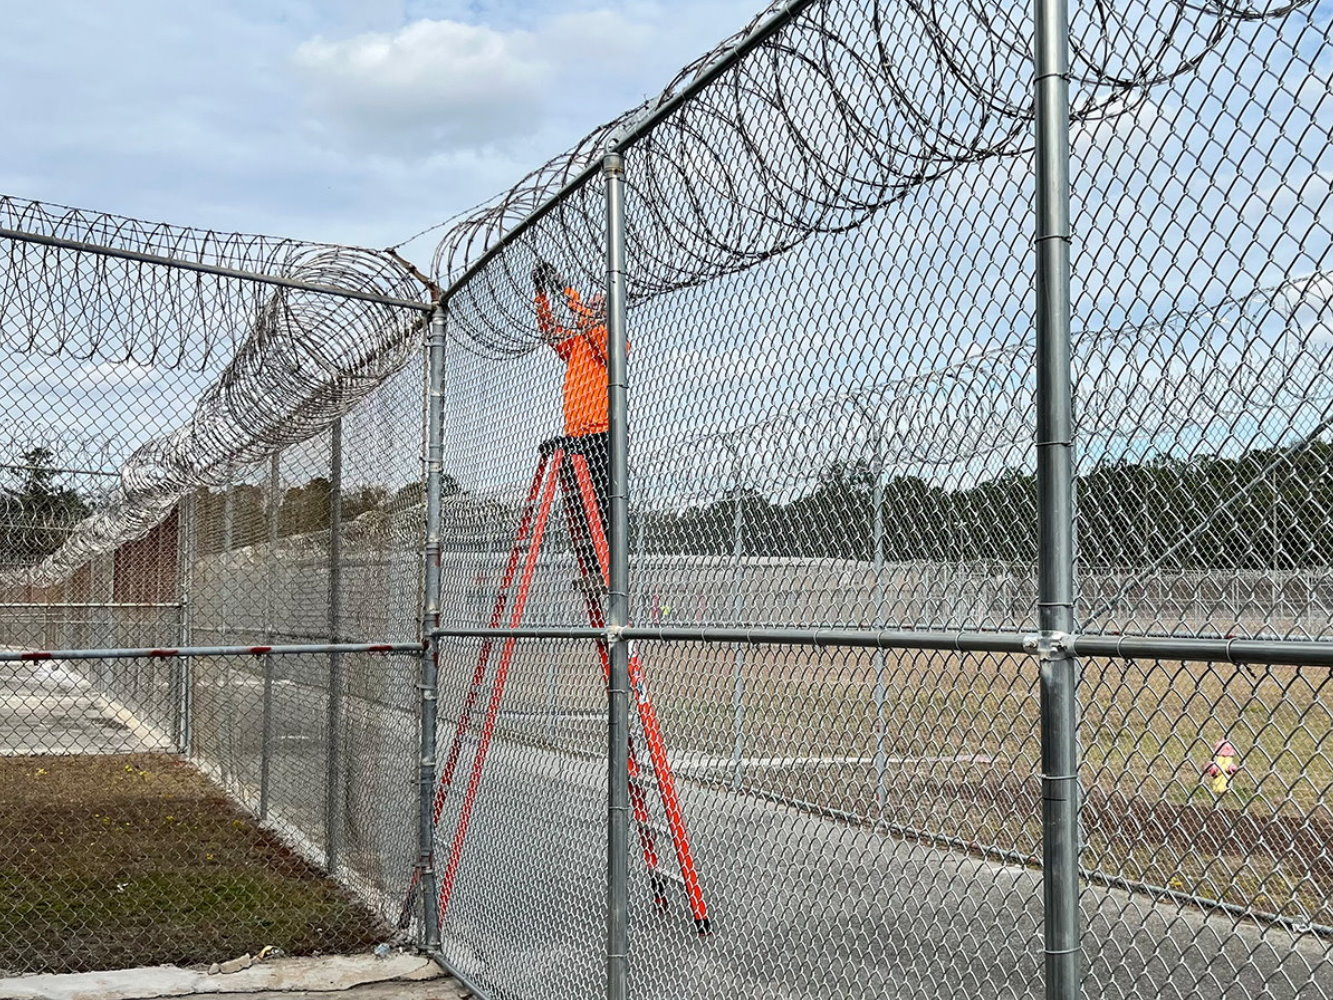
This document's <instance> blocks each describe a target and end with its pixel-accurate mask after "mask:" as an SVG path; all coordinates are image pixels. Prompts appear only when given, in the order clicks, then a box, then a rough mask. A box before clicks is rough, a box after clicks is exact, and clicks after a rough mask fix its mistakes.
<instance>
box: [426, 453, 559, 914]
mask: <svg viewBox="0 0 1333 1000" xmlns="http://www.w3.org/2000/svg"><path fill="white" fill-rule="evenodd" d="M560 461H561V451H560V449H558V448H557V449H556V451H555V453H554V455H553V456H552V458H551V470H552V471H551V475H550V477H549V478H548V479H547V480H546V484H545V486H544V487H543V488H542V490H541V501H540V505H539V507H538V509H537V515H536V520H535V522H534V524H533V528H532V542H531V544H530V545H529V547H528V554H527V558H526V559H525V560H524V563H523V573H522V576H521V578H520V580H519V584H518V593H517V595H515V598H514V607H513V610H512V611H511V612H510V615H509V627H510V628H516V627H518V625H519V623H520V622H521V621H522V620H523V609H524V606H525V605H526V604H527V602H528V591H529V589H530V588H531V586H532V575H533V572H534V571H535V570H536V568H537V556H538V554H539V553H540V552H541V544H542V535H543V534H544V533H545V531H546V519H547V516H548V515H549V514H550V512H551V503H552V501H553V500H554V498H555V488H556V483H557V482H558V481H559V478H560V475H559V473H560ZM517 644H518V642H517V640H516V639H512V638H510V639H506V640H505V641H504V646H503V647H502V649H501V652H500V663H499V665H498V666H497V667H496V671H495V680H494V682H493V683H492V684H491V697H490V700H489V701H488V702H487V704H486V715H485V717H484V719H483V721H482V725H481V736H480V738H479V740H478V743H477V753H476V756H475V757H474V758H473V759H472V771H471V774H469V775H468V783H467V790H466V791H465V792H464V793H463V805H462V807H461V808H460V810H459V814H458V825H457V826H456V827H455V828H454V839H453V843H452V844H451V845H450V847H449V860H448V861H447V862H446V864H445V868H444V875H443V877H442V878H441V880H440V893H439V899H438V913H439V919H440V923H441V924H443V922H444V915H445V912H446V911H447V910H448V908H449V898H450V896H452V895H453V889H454V880H455V878H457V876H458V864H459V861H460V859H461V858H462V854H463V845H464V843H465V842H466V840H467V829H468V824H469V823H470V822H471V820H472V810H473V808H474V806H475V805H476V802H477V789H478V788H479V787H480V785H481V772H482V768H483V766H484V765H485V763H486V752H487V751H488V750H489V749H490V745H491V737H492V736H493V735H494V733H495V720H496V716H497V715H499V712H500V700H501V698H502V697H503V696H504V686H505V681H506V680H507V679H508V676H509V666H510V664H511V663H512V662H513V658H514V648H515V647H516V646H517Z"/></svg>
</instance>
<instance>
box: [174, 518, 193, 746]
mask: <svg viewBox="0 0 1333 1000" xmlns="http://www.w3.org/2000/svg"><path fill="white" fill-rule="evenodd" d="M176 511H177V513H176V559H177V564H178V565H177V568H176V588H177V593H176V602H177V606H178V608H179V614H180V617H179V620H178V622H177V636H176V644H177V645H178V646H190V645H191V644H192V642H193V636H192V629H191V621H190V619H191V616H192V614H193V611H194V609H193V606H192V604H191V603H190V590H191V588H192V586H193V584H194V555H195V544H196V539H197V537H198V535H197V532H196V530H195V496H194V494H193V493H191V494H189V495H188V496H186V497H185V498H184V499H183V500H182V501H181V502H180V506H178V507H177V508H176ZM193 663H194V661H193V660H192V659H190V658H188V657H184V658H181V659H179V660H177V661H176V662H175V664H174V665H173V668H172V676H173V678H174V679H175V684H176V751H177V752H178V753H183V754H188V753H189V752H190V743H191V740H192V733H191V732H190V729H191V718H190V716H191V711H192V709H193V705H192V704H191V702H192V695H193V692H192V691H191V684H192V681H193V672H194V667H193Z"/></svg>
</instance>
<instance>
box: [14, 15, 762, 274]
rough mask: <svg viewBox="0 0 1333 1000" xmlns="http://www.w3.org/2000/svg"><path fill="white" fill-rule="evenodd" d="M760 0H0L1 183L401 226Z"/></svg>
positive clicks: (286, 230)
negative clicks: (106, 0)
mask: <svg viewBox="0 0 1333 1000" xmlns="http://www.w3.org/2000/svg"><path fill="white" fill-rule="evenodd" d="M760 6H761V2H760V0H672V2H636V0H593V2H580V0H545V2H542V3H534V2H509V0H497V2H487V0H480V2H464V0H211V2H208V3H181V2H178V0H117V2H116V3H114V4H110V3H100V4H99V3H88V2H87V0H49V2H43V3H31V2H27V0H0V23H3V24H4V26H5V27H4V31H3V33H0V91H2V92H3V93H4V94H5V95H6V98H7V100H6V116H5V127H4V138H5V142H4V146H5V156H4V159H3V162H0V193H3V194H11V195H14V196H17V197H20V198H29V199H33V200H39V201H47V202H53V203H57V204H65V205H71V206H74V207H79V208H88V209H95V210H100V211H105V212H111V213H114V214H120V215H128V216H133V217H137V218H144V219H148V220H152V221H168V222H173V223H179V224H184V225H194V226H201V227H207V228H215V229H220V230H228V231H239V232H258V233H264V234H268V235H277V236H292V237H297V238H302V239H311V240H323V241H329V242H338V243H357V244H361V245H367V246H375V247H379V246H385V245H389V244H392V243H398V242H400V241H401V240H403V239H405V238H406V237H408V236H411V235H412V234H413V233H415V232H416V231H418V230H420V229H423V228H425V227H427V226H429V225H431V224H433V223H436V222H440V221H443V220H445V219H447V218H450V217H452V216H454V215H456V214H458V213H459V212H461V211H464V210H466V209H468V208H470V207H472V206H473V205H475V204H477V203H479V202H481V201H483V200H485V199H487V198H489V197H490V196H492V195H494V194H496V193H498V192H499V191H502V190H504V189H506V188H508V187H509V186H510V185H511V184H513V183H514V182H515V181H517V180H518V179H519V178H520V177H522V175H523V174H525V173H527V172H528V171H529V170H531V169H532V168H533V167H535V166H537V165H538V164H540V163H541V162H544V161H545V160H546V159H548V158H549V157H551V156H552V155H554V154H556V153H559V152H561V151H562V150H564V149H565V148H567V147H568V146H570V145H572V144H573V143H574V142H575V141H576V140H577V139H578V138H580V137H581V136H582V135H584V134H586V133H587V132H588V131H589V130H591V129H592V128H593V127H595V126H596V125H598V124H600V123H602V122H603V121H606V120H608V119H610V118H612V117H614V116H615V115H617V114H618V113H620V112H621V111H623V110H626V109H627V108H630V107H633V106H635V105H637V104H638V103H639V102H640V101H642V100H643V99H644V98H646V97H648V96H650V95H652V94H654V93H656V92H658V91H660V89H661V88H662V86H663V85H664V84H665V83H666V82H667V81H668V80H670V79H671V77H672V76H673V75H674V74H675V72H676V71H677V70H678V69H679V68H680V67H681V66H682V65H684V64H685V63H686V62H688V61H690V60H691V59H693V58H695V57H696V56H698V55H700V54H702V53H704V52H706V51H708V50H709V49H711V48H712V47H713V46H714V45H715V44H716V43H717V42H718V41H720V40H721V39H722V38H724V37H725V36H727V35H729V34H731V33H732V32H734V31H736V30H737V29H739V28H740V27H742V26H743V25H744V24H745V23H747V22H748V21H749V20H750V18H751V17H752V16H753V15H754V13H755V12H756V11H757V10H758V9H759V7H760ZM423 256H428V252H427V253H425V254H423ZM425 263H429V261H428V260H427V261H425Z"/></svg>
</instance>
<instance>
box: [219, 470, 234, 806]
mask: <svg viewBox="0 0 1333 1000" xmlns="http://www.w3.org/2000/svg"><path fill="white" fill-rule="evenodd" d="M234 500H235V493H234V491H233V489H232V484H231V483H228V484H227V486H226V488H225V490H224V491H223V494H222V561H223V564H224V565H225V566H226V568H227V572H230V571H231V569H232V567H231V565H230V563H231V550H232V548H233V546H234V545H235V544H236V509H235V507H234V505H233V502H234ZM230 594H231V591H230V590H229V589H228V588H226V587H223V588H222V632H221V636H222V641H223V642H232V641H233V640H234V639H235V636H234V635H233V634H232V631H231V599H230ZM233 680H234V678H233V675H232V659H231V657H230V656H224V657H223V658H222V698H223V700H224V702H225V703H226V706H227V707H226V714H225V715H224V718H225V719H226V722H225V723H224V725H225V726H226V729H227V732H226V734H225V735H224V737H223V738H222V739H221V740H219V741H218V743H219V750H220V752H221V754H222V781H223V784H224V785H225V784H226V783H227V782H228V780H229V779H230V778H232V777H234V775H235V769H236V692H235V691H233V690H232V682H233Z"/></svg>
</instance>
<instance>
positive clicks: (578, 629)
mask: <svg viewBox="0 0 1333 1000" xmlns="http://www.w3.org/2000/svg"><path fill="white" fill-rule="evenodd" d="M430 634H431V636H432V637H433V638H453V639H459V638H508V639H613V640H614V639H624V640H629V641H633V640H636V639H642V640H659V641H664V642H720V643H741V644H745V645H792V646H801V645H808V646H847V647H867V648H880V649H893V648H896V649H936V650H954V651H958V652H982V653H985V652H989V653H1026V654H1034V655H1042V654H1043V651H1045V650H1051V649H1054V650H1055V651H1056V652H1058V653H1061V654H1068V655H1073V656H1084V657H1087V656H1096V657H1113V658H1117V659H1124V658H1132V657H1144V658H1149V659H1153V658H1156V659H1171V660H1210V661H1218V662H1226V663H1237V664H1240V663H1266V664H1283V665H1290V666H1321V667H1333V641H1330V640H1314V639H1265V638H1239V637H1230V638H1228V637H1221V638H1204V637H1195V636H1167V635H1110V634H1106V635H1098V634H1091V635H1075V636H1067V635H1059V634H1053V635H1051V636H1049V637H1046V636H1042V635H1041V634H1040V633H1037V632H999V631H996V632H982V631H975V630H960V631H933V630H928V629H921V630H919V631H918V630H915V629H882V630H881V629H857V628H777V627H771V628H770V627H762V626H756V627H747V626H743V625H740V626H737V625H731V626H727V625H698V626H691V625H671V626H666V625H659V626H650V625H629V626H625V627H623V628H619V629H599V628H590V627H587V626H560V625H551V626H541V625H532V626H522V627H517V628H479V627H464V626H457V627H444V628H437V629H433V630H432V631H431V633H430Z"/></svg>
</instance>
